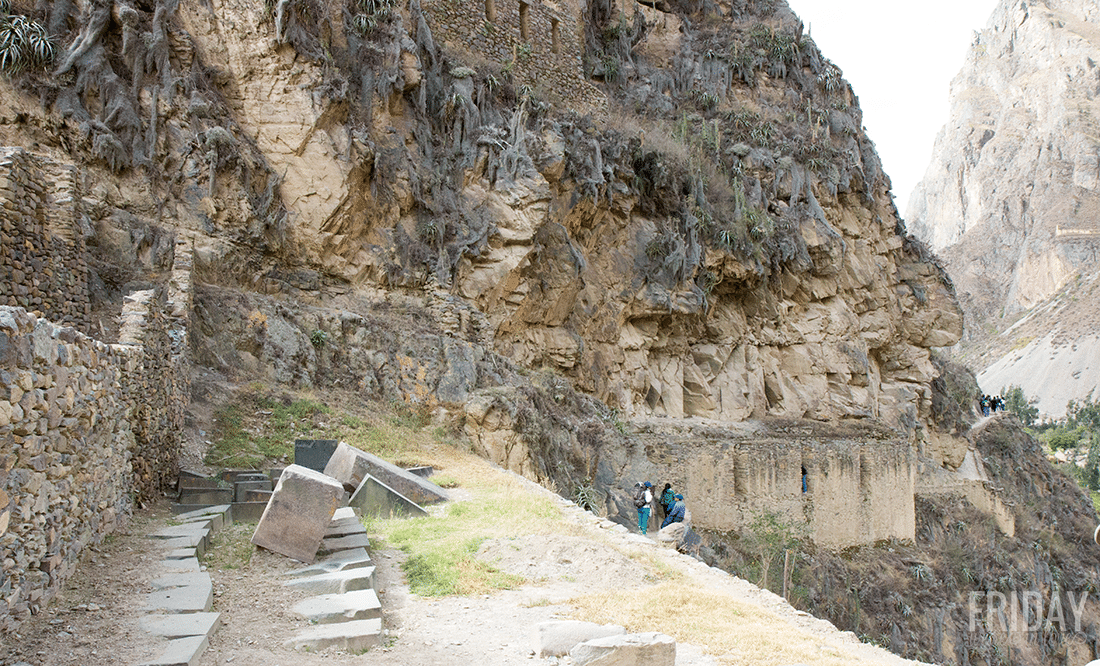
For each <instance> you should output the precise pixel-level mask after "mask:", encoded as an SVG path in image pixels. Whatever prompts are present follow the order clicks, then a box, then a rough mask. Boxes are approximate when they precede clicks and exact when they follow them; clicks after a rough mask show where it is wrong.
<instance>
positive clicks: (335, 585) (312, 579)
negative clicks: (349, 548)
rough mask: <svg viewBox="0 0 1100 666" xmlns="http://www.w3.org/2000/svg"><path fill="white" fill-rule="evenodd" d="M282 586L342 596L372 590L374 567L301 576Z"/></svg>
mask: <svg viewBox="0 0 1100 666" xmlns="http://www.w3.org/2000/svg"><path fill="white" fill-rule="evenodd" d="M283 585H286V586H287V587H293V588H297V589H300V590H305V591H306V592H312V593H313V594H343V593H344V592H354V591H356V590H367V589H371V590H373V589H374V567H359V568H356V569H345V570H344V571H334V572H332V573H325V574H318V575H316V576H303V577H301V578H295V579H294V580H288V581H286V582H285V583H283Z"/></svg>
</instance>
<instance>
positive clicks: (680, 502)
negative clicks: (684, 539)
mask: <svg viewBox="0 0 1100 666" xmlns="http://www.w3.org/2000/svg"><path fill="white" fill-rule="evenodd" d="M686 510H687V509H686V508H685V507H684V496H683V495H677V496H676V502H675V503H674V504H673V505H672V510H671V511H669V512H668V515H667V516H665V522H663V523H661V529H664V528H665V527H668V526H669V525H671V524H672V523H682V522H684V512H685V511H686Z"/></svg>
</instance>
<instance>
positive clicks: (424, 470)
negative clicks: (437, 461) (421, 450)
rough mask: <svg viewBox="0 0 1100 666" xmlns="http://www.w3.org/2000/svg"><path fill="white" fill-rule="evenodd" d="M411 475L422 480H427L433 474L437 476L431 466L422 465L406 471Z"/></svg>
mask: <svg viewBox="0 0 1100 666" xmlns="http://www.w3.org/2000/svg"><path fill="white" fill-rule="evenodd" d="M405 471H406V472H408V473H409V474H415V475H417V476H419V477H420V478H422V479H426V478H428V477H429V476H431V475H432V474H435V469H433V468H432V466H431V465H420V466H419V467H409V468H407V469H406V470H405Z"/></svg>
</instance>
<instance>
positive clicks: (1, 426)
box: [0, 148, 191, 633]
mask: <svg viewBox="0 0 1100 666" xmlns="http://www.w3.org/2000/svg"><path fill="white" fill-rule="evenodd" d="M78 181H79V179H78V178H77V173H76V171H75V169H74V168H73V167H71V166H69V165H62V164H58V163H55V162H52V161H50V160H48V159H46V158H43V157H41V156H38V155H33V154H30V153H28V152H26V151H24V150H22V149H11V148H0V208H3V210H4V215H3V217H2V218H0V234H2V235H0V241H2V242H0V303H6V305H0V442H3V443H4V445H5V446H3V447H0V566H2V571H0V633H3V632H7V631H11V630H13V629H14V628H15V627H17V626H18V625H19V624H20V623H21V622H22V621H23V620H25V619H27V617H28V616H30V615H31V614H32V613H35V612H37V611H38V610H39V609H40V608H41V607H42V605H43V604H45V603H46V602H47V601H48V600H49V599H50V598H51V597H52V596H53V595H54V594H56V593H57V591H58V590H59V589H60V588H61V586H62V585H63V584H64V582H65V580H66V579H67V578H68V577H69V576H70V575H71V574H72V573H73V570H74V568H75V567H76V564H77V562H78V561H79V559H80V554H81V551H82V550H83V548H84V547H85V546H87V545H89V544H93V543H98V542H99V541H100V540H102V539H103V537H104V536H106V535H107V534H109V533H110V532H111V531H113V530H114V529H115V527H116V526H117V525H118V524H119V521H121V520H124V519H125V517H126V516H127V515H128V514H129V512H130V510H131V508H132V504H133V502H134V500H135V499H136V500H137V501H138V502H144V501H146V500H148V499H150V498H152V497H154V496H156V495H157V494H158V493H159V492H161V491H162V490H163V489H164V488H166V487H167V485H168V483H169V480H170V479H171V478H172V475H173V474H174V473H175V471H176V467H177V458H178V455H179V445H180V440H179V437H180V432H181V430H182V425H183V423H182V419H183V408H184V406H185V404H186V401H187V399H188V396H189V394H190V389H189V386H188V381H187V369H186V353H185V352H186V349H185V348H186V338H187V333H186V331H187V320H188V317H189V314H190V285H191V278H190V266H191V264H190V253H189V252H187V251H186V250H187V248H186V247H182V248H181V247H179V246H177V249H178V250H183V251H181V252H180V253H179V254H178V255H177V257H176V259H177V261H176V263H175V266H174V269H173V272H172V283H171V286H170V288H169V289H167V290H165V289H163V288H161V289H155V290H149V291H144V292H137V293H135V294H132V295H131V296H130V297H128V298H127V299H126V303H125V305H124V308H123V316H122V322H121V327H120V342H119V344H106V343H104V342H102V341H99V340H95V339H93V338H91V337H89V336H88V335H86V334H85V332H86V331H87V330H88V327H89V321H90V317H89V312H90V311H89V305H88V303H89V301H88V288H87V263H86V257H85V248H84V242H83V235H82V233H81V232H80V213H79V201H80V195H79V188H78V187H77V183H78ZM169 298H170V299H171V300H168V299H169ZM82 331H85V332H82Z"/></svg>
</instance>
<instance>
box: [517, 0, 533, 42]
mask: <svg viewBox="0 0 1100 666" xmlns="http://www.w3.org/2000/svg"><path fill="white" fill-rule="evenodd" d="M530 13H531V12H530V5H528V4H527V3H526V2H521V3H519V38H520V39H522V40H523V41H525V42H529V41H531V37H530V35H531V30H530V26H529V24H528V21H529V20H530V19H529V16H530Z"/></svg>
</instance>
